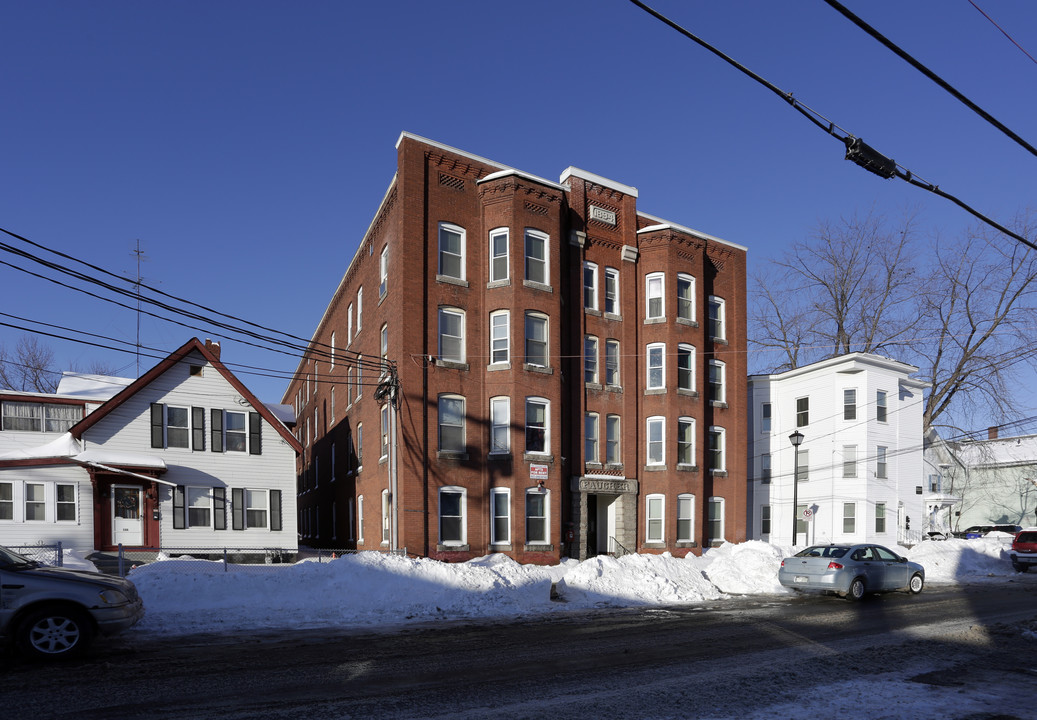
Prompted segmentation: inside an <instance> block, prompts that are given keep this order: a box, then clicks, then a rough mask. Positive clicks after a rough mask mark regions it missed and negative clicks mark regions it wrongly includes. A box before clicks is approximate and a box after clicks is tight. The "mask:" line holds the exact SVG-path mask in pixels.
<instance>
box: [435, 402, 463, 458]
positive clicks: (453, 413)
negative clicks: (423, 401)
mask: <svg viewBox="0 0 1037 720" xmlns="http://www.w3.org/2000/svg"><path fill="white" fill-rule="evenodd" d="M464 405H465V400H464V398H463V397H462V396H460V395H440V396H439V450H440V451H441V452H452V453H463V452H464V451H465V409H464Z"/></svg>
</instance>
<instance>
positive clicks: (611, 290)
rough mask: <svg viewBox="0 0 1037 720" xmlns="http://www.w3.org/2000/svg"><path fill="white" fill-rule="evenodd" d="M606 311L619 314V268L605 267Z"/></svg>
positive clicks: (610, 313)
mask: <svg viewBox="0 0 1037 720" xmlns="http://www.w3.org/2000/svg"><path fill="white" fill-rule="evenodd" d="M605 312H606V313H607V314H609V315H619V270H616V268H610V267H607V268H605Z"/></svg>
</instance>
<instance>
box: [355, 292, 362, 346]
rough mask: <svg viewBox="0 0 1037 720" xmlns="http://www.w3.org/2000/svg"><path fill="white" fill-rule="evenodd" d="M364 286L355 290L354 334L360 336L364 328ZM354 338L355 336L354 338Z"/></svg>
mask: <svg viewBox="0 0 1037 720" xmlns="http://www.w3.org/2000/svg"><path fill="white" fill-rule="evenodd" d="M363 317H364V286H363V285H361V286H360V287H358V288H357V289H356V334H357V335H359V334H360V330H361V329H362V328H363V327H364V322H363ZM354 337H355V336H354Z"/></svg>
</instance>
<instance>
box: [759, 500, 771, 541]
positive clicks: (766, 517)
mask: <svg viewBox="0 0 1037 720" xmlns="http://www.w3.org/2000/svg"><path fill="white" fill-rule="evenodd" d="M760 534H761V535H770V534H771V506H770V505H761V506H760Z"/></svg>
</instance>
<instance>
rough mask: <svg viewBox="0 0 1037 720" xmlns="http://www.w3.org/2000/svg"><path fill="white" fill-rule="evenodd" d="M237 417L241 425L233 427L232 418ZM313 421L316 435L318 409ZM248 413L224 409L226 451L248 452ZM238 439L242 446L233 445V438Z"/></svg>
mask: <svg viewBox="0 0 1037 720" xmlns="http://www.w3.org/2000/svg"><path fill="white" fill-rule="evenodd" d="M232 417H233V418H237V421H238V423H240V427H238V428H234V429H232V428H231V418H232ZM313 423H314V428H315V430H314V436H316V426H317V410H316V409H314V411H313ZM248 436H249V432H248V413H245V412H237V411H236V410H224V411H223V450H224V452H229V453H230V452H240V453H247V452H248ZM232 439H234V440H236V442H237V443H239V444H240V447H237V448H234V447H231V440H232ZM314 439H316V437H315V438H314Z"/></svg>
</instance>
